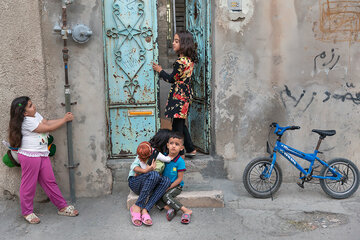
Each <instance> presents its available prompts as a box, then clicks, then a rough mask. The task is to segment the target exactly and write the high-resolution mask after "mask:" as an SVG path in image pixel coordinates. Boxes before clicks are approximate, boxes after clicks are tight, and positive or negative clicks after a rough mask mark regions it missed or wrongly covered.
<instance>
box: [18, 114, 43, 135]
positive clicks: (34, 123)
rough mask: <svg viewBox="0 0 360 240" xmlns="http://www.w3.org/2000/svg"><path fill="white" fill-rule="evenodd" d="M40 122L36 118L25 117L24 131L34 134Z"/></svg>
mask: <svg viewBox="0 0 360 240" xmlns="http://www.w3.org/2000/svg"><path fill="white" fill-rule="evenodd" d="M40 122H41V121H40ZM40 122H39V120H38V119H36V118H34V117H25V118H24V122H23V124H22V129H23V130H26V131H29V132H32V131H34V130H35V129H36V128H37V127H38V126H39V124H40Z"/></svg>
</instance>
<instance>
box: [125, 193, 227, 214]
mask: <svg viewBox="0 0 360 240" xmlns="http://www.w3.org/2000/svg"><path fill="white" fill-rule="evenodd" d="M176 198H177V199H178V200H179V201H180V202H181V203H182V204H183V205H184V206H186V207H189V208H222V207H224V195H223V192H222V191H220V190H212V191H183V192H181V194H180V195H179V196H177V197H176ZM137 199H138V195H136V194H135V193H134V192H132V191H130V193H129V195H128V197H127V201H126V205H127V208H128V209H129V208H130V207H131V206H132V205H133V204H134V203H135V202H136V200H137Z"/></svg>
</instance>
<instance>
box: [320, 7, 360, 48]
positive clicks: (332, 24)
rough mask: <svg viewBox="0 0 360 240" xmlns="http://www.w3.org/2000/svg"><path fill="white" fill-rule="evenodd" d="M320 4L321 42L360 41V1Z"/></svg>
mask: <svg viewBox="0 0 360 240" xmlns="http://www.w3.org/2000/svg"><path fill="white" fill-rule="evenodd" d="M319 4H320V24H319V30H320V34H318V35H317V38H318V39H319V40H322V41H334V40H335V41H348V42H359V41H360V37H359V32H360V24H359V22H360V8H359V4H360V0H352V1H349V0H319Z"/></svg>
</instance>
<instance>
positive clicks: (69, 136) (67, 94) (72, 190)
mask: <svg viewBox="0 0 360 240" xmlns="http://www.w3.org/2000/svg"><path fill="white" fill-rule="evenodd" d="M67 30H68V29H67V16H66V5H65V4H63V7H62V39H63V40H64V48H63V50H62V53H63V61H64V70H65V85H64V88H65V111H66V112H71V101H70V84H69V77H68V60H69V54H68V53H69V50H68V49H67V38H68V31H67ZM66 130H67V131H66V134H67V148H68V164H67V165H65V166H66V167H67V168H68V169H69V182H70V197H71V202H72V203H75V202H76V196H75V187H74V182H75V179H74V168H75V167H76V166H75V165H74V159H73V141H72V122H71V121H70V122H67V123H66Z"/></svg>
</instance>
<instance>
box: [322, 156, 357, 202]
mask: <svg viewBox="0 0 360 240" xmlns="http://www.w3.org/2000/svg"><path fill="white" fill-rule="evenodd" d="M328 164H329V166H330V167H332V168H334V169H336V171H338V172H340V173H341V174H342V175H343V178H342V179H340V180H338V181H336V180H330V179H320V185H321V188H322V189H323V190H324V192H325V193H326V194H328V195H329V196H330V197H333V198H337V199H343V198H348V197H350V196H351V195H353V194H354V193H355V192H356V190H357V189H358V187H359V170H358V168H357V167H356V165H355V164H354V163H353V162H351V161H350V160H348V159H345V158H335V159H332V160H330V161H329V162H328ZM320 175H321V176H323V177H333V176H336V175H335V174H333V173H332V172H331V171H330V170H329V167H326V166H324V167H323V168H322V170H321V172H320Z"/></svg>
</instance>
